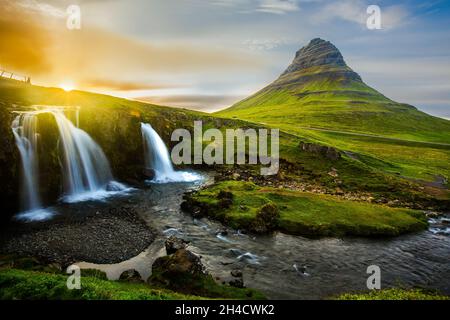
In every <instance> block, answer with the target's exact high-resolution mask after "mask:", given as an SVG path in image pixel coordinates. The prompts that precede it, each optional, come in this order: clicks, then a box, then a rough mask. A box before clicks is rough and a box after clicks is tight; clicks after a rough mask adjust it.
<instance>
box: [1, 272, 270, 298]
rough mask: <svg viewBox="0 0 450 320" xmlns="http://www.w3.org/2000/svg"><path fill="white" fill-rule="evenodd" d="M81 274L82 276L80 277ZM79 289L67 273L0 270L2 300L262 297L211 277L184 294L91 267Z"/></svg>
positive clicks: (254, 292) (250, 290)
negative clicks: (116, 277)
mask: <svg viewBox="0 0 450 320" xmlns="http://www.w3.org/2000/svg"><path fill="white" fill-rule="evenodd" d="M83 274H85V275H86V276H83ZM81 275H82V277H81V289H80V290H69V289H67V285H66V282H67V278H68V275H63V274H55V273H47V272H42V271H31V270H20V269H11V268H7V269H2V270H0V288H1V289H0V299H2V300H16V299H27V300H42V299H45V300H197V299H208V298H210V297H214V298H222V299H264V296H263V295H262V294H261V293H259V292H258V291H256V290H252V289H245V288H244V289H240V288H234V287H231V286H228V285H219V284H217V283H216V282H215V281H214V280H213V279H212V278H211V277H208V278H207V280H205V281H204V282H202V283H201V284H199V286H201V292H202V293H204V295H202V296H198V295H192V294H184V293H179V292H175V291H172V290H168V289H165V288H160V287H154V286H149V285H148V284H145V283H142V284H139V283H127V282H122V281H109V280H106V279H105V278H104V276H103V275H101V274H98V273H96V272H95V270H90V271H89V272H88V271H86V270H82V271H81Z"/></svg>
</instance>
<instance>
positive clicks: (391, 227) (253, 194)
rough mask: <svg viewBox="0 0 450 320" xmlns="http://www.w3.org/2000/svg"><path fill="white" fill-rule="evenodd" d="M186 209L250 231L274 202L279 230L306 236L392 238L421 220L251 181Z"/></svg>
mask: <svg viewBox="0 0 450 320" xmlns="http://www.w3.org/2000/svg"><path fill="white" fill-rule="evenodd" d="M220 192H231V193H232V194H233V200H232V204H231V205H230V206H229V207H223V206H220V203H219V201H218V200H217V195H218V194H219V193H220ZM187 202H190V203H189V204H188V205H185V207H187V208H189V207H190V208H192V207H199V208H201V212H202V213H203V214H206V215H208V216H210V217H213V218H216V219H218V220H221V221H223V222H225V223H227V224H228V225H230V226H231V227H233V228H243V229H250V230H251V229H252V225H253V224H254V223H255V221H256V220H257V217H258V212H260V210H261V209H260V208H261V207H263V206H265V205H267V204H268V203H273V204H275V205H276V207H277V208H278V210H279V218H278V223H277V225H278V227H277V228H278V229H279V230H282V231H284V232H287V233H291V234H299V235H309V236H341V235H354V236H396V235H399V234H403V233H406V232H412V231H418V230H423V229H425V228H426V226H427V222H426V219H425V215H424V214H423V213H421V212H419V211H415V210H410V209H399V208H390V207H386V206H381V205H375V204H370V203H365V202H356V201H348V200H342V199H340V198H336V197H333V196H329V195H320V194H311V193H304V192H298V191H290V190H286V189H276V188H269V187H264V188H262V187H257V186H256V185H255V184H253V183H250V182H242V181H225V182H220V183H218V184H215V185H213V186H211V187H209V188H206V189H203V190H201V191H199V192H197V193H195V194H193V195H191V196H190V197H188V199H187Z"/></svg>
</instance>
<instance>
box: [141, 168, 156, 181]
mask: <svg viewBox="0 0 450 320" xmlns="http://www.w3.org/2000/svg"><path fill="white" fill-rule="evenodd" d="M142 174H143V175H144V177H145V178H147V179H148V180H152V179H153V178H154V177H155V170H153V169H151V168H144V169H143V170H142Z"/></svg>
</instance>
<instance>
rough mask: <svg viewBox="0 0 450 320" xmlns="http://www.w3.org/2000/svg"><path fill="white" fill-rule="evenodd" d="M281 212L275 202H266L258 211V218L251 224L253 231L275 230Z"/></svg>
mask: <svg viewBox="0 0 450 320" xmlns="http://www.w3.org/2000/svg"><path fill="white" fill-rule="evenodd" d="M279 217H280V213H279V211H278V207H277V206H276V205H275V204H274V203H271V202H270V203H266V204H265V205H263V206H262V207H261V208H260V209H259V211H258V212H257V213H256V218H255V220H254V221H253V223H252V225H251V231H253V232H257V233H265V232H270V231H273V230H274V229H275V228H276V227H277V226H278V219H279Z"/></svg>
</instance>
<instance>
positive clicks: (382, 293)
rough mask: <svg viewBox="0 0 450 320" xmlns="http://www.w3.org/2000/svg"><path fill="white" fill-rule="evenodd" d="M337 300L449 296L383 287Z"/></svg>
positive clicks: (347, 294)
mask: <svg viewBox="0 0 450 320" xmlns="http://www.w3.org/2000/svg"><path fill="white" fill-rule="evenodd" d="M337 300H450V297H449V296H443V295H439V294H437V293H435V292H428V291H425V290H422V289H409V290H405V289H399V288H393V289H384V290H372V291H370V292H369V293H361V294H355V293H346V294H342V295H340V296H339V297H337Z"/></svg>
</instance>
